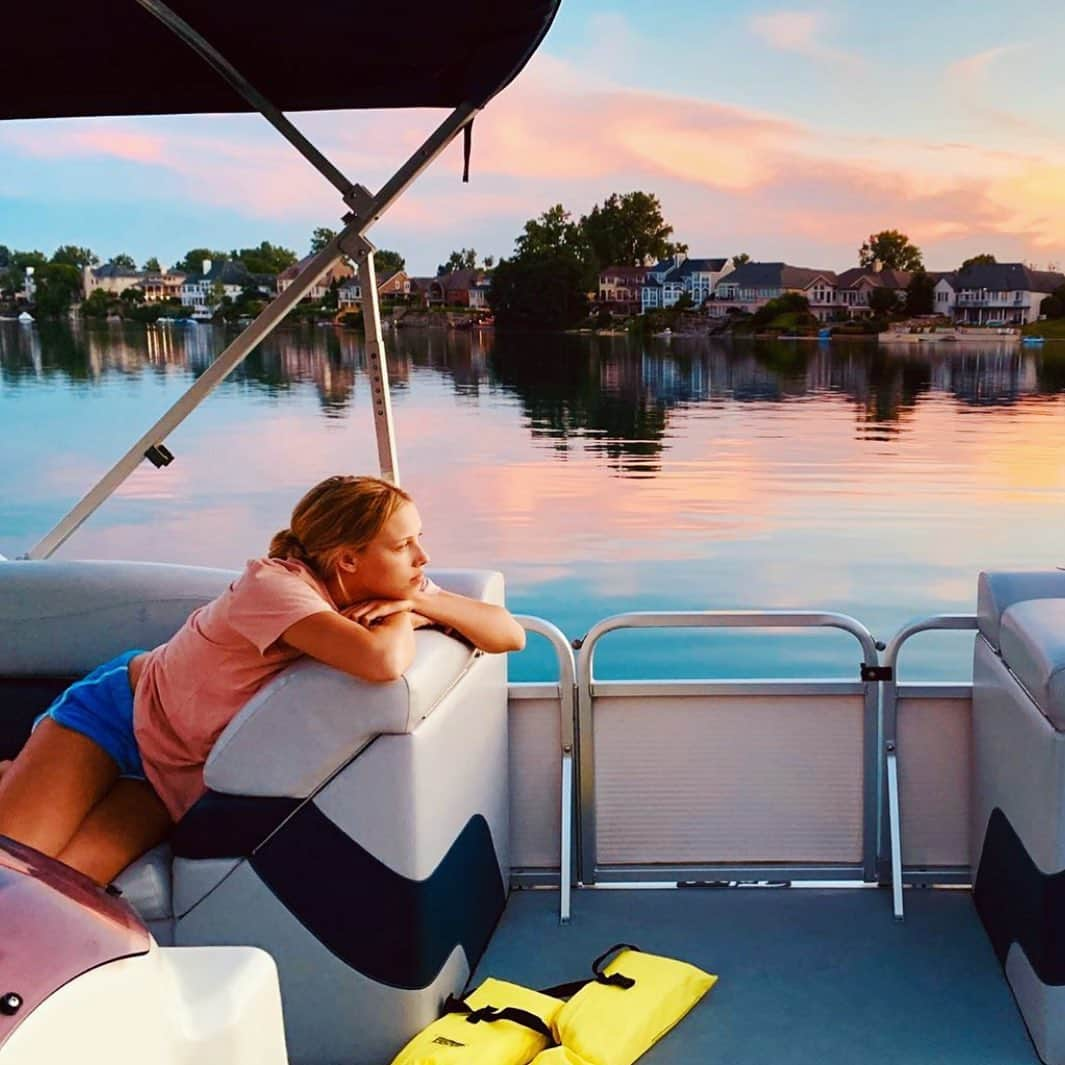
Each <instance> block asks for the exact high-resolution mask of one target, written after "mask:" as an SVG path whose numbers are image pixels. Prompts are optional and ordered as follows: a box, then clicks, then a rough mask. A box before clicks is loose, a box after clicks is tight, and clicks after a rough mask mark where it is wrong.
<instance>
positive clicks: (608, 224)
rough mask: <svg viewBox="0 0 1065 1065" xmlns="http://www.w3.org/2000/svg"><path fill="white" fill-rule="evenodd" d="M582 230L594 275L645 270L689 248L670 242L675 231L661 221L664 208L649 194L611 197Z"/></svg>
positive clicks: (584, 222) (592, 213)
mask: <svg viewBox="0 0 1065 1065" xmlns="http://www.w3.org/2000/svg"><path fill="white" fill-rule="evenodd" d="M580 226H581V229H582V230H583V231H584V237H585V239H586V240H587V242H588V247H589V248H590V249H591V253H592V257H593V268H594V271H595V273H597V274H598V273H599V271H600V270H602V269H604V268H606V267H608V266H643V264H644V263H645V262H647V261H648V260H655V261H657V260H659V259H665V258H667V257H668V256H671V255H673V254H675V253H677V252H686V251H687V250H688V246H687V244H679V243H676V242H674V241H671V240H670V239H669V238H670V236H672V234H673V227H672V226H671V225H669V224H668V223H667V222H666V220H665V219H664V218H663V217H662V205H661V203H659V201H658V197H657V196H655V195H654V194H653V193H650V192H626V193H623V194H622V195H620V196H619V195H618V194H617V193H616V192H614V193H611V194H610V195H609V196H608V197H607V198H606V199H605V200H604V201H603V206H602V207H600V206H599V204H596V205H595V206H594V207H593V208H592V209H591V211H590V212H589V213H588V214H587V215H585V216H584V217H583V218H581V221H580Z"/></svg>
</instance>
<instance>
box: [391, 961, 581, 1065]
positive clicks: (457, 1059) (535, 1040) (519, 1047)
mask: <svg viewBox="0 0 1065 1065" xmlns="http://www.w3.org/2000/svg"><path fill="white" fill-rule="evenodd" d="M562 1005H563V1003H562V1002H561V1001H560V1000H559V999H557V998H551V997H550V996H548V995H545V994H542V993H541V992H539V991H530V990H529V988H527V987H519V986H518V985H517V984H509V983H507V982H506V981H505V980H493V979H491V978H489V979H487V980H485V981H484V983H482V984H481V986H480V987H478V988H477V990H476V991H474V992H473V993H472V994H471V995H468V996H467V997H466V998H465V999H461V1000H460V999H455V998H451V997H450V996H449V997H448V1000H447V1002H446V1003H445V1004H444V1010H445V1013H444V1016H443V1017H441V1018H440V1019H439V1020H437V1021H433V1023H432V1024H430V1025H429V1027H428V1028H425V1029H423V1030H422V1031H420V1032H419V1033H418V1034H417V1035H416V1036H415V1037H414V1038H413V1039H412V1040H411V1041H410V1042H409V1043H408V1044H407V1045H406V1046H405V1047H404V1048H403V1049H402V1050H401V1051H400V1052H399V1054H398V1056H397V1057H396V1058H395V1059H394V1060H393V1062H392V1065H527V1063H528V1062H530V1061H532V1059H533V1058H534V1057H535V1056H536V1055H537V1054H538V1053H539V1052H540V1051H541V1050H543V1049H545V1048H546V1047H549V1046H550V1045H551V1044H552V1043H553V1042H554V1037H553V1035H552V1030H551V1027H550V1026H551V1022H552V1020H553V1019H554V1016H555V1014H556V1013H558V1011H559V1009H560V1008H561V1007H562Z"/></svg>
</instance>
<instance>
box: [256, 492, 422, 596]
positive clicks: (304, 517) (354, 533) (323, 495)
mask: <svg viewBox="0 0 1065 1065" xmlns="http://www.w3.org/2000/svg"><path fill="white" fill-rule="evenodd" d="M410 502H412V500H411V497H410V496H409V495H408V494H407V493H406V492H404V491H403V489H402V488H398V487H396V485H394V484H391V483H390V482H388V481H383V480H381V479H380V478H379V477H350V476H337V477H327V478H326V479H325V480H324V481H321V482H320V483H318V484H316V485H315V486H314V487H313V488H312V489H311V490H310V491H309V492H308V493H307V494H306V495H305V496H304V497H303V498H302V499H301V500H300V501H299V502H298V503H297V504H296V506H295V508H294V509H293V511H292V517H291V519H290V521H289V527H288V528H287V529H281V530H280V531H279V532H277V533H275V534H274V537H273V539H272V540H271V541H270V551H269V555H270V558H292V559H296V560H298V561H300V562H304V563H306V564H307V565H308V566H310V567H311V569H313V570H315V571H316V572H317V573H318V574H319V576H322V577H325V576H328V573H329V570H330V569H331V568H332V564H333V559H334V556H335V555H336V553H337V551H338V550H339V549H340V548H342V547H347V548H354V549H355V550H359V549H360V548H363V547H365V546H366V545H367V544H369V543H370V541H371V540H373V539H374V537H375V536H377V534H378V533H379V532H380V531H381V529H382V527H383V526H384V524H385V522H386V521H388V519H389V518H390V517H392V515H393V514H394V513H395V512H396V511H397V510H398V509H399V507H400V506H402V505H403V504H404V503H410Z"/></svg>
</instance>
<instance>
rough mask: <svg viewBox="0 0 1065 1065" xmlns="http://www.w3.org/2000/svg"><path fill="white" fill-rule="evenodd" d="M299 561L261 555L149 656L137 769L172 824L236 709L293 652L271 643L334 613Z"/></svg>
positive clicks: (138, 704)
mask: <svg viewBox="0 0 1065 1065" xmlns="http://www.w3.org/2000/svg"><path fill="white" fill-rule="evenodd" d="M336 609H337V607H336V604H335V603H334V602H333V600H332V599H331V598H330V596H329V592H328V591H327V589H326V587H325V585H324V584H323V583H322V582H321V581H320V580H319V579H318V578H317V577H316V576H315V575H314V573H313V572H312V571H311V570H310V569H309V568H308V567H307V566H305V565H304V564H303V563H302V562H296V561H295V560H292V559H277V558H260V559H253V560H252V561H250V562H249V563H248V564H247V566H246V567H245V569H244V572H243V573H242V574H241V575H240V577H239V578H237V580H235V581H234V582H233V583H232V584H231V585H230V586H229V588H228V589H227V590H226V591H225V592H223V593H222V594H221V595H220V596H219V597H218V598H217V599H214V600H212V601H211V602H210V603H207V604H206V605H205V606H202V607H200V608H199V609H198V610H196V611H194V612H193V613H192V614H191V615H190V616H189V618H188V620H187V621H186V622H185V624H184V625H182V627H181V628H180V629H179V630H178V631H177V632H176V633H175V634H174V635H173V636H172V637H171V638H170V639H169V640H168V641H167V642H166V643H164V644H162V645H161V646H160V647H156V648H155V650H154V651H152V652H150V654H149V656H148V659H147V662H146V664H145V667H144V672H143V673H142V674H141V677H140V680H139V681H138V683H137V691H136V693H135V695H134V700H133V731H134V734H135V735H136V737H137V746H138V747H139V748H140V753H141V760H142V761H143V763H144V772H145V775H146V776H147V778H148V780H149V781H150V782H151V785H152V787H153V788H155V790H156V792H157V793H158V795H159V798H160V799H162V800H163V803H164V804H165V805H166V808H167V810H168V811H169V812H170V816H171V817H172V818H173V819H174V820H175V821H177V820H178V819H179V818H180V817H181V816H182V814H184V813H185V811H186V810H188V809H189V807H190V806H192V805H193V803H195V802H196V800H197V799H198V798H199V797H200V796H201V795H202V794H203V793H204V791H205V786H204V782H203V766H204V763H205V762H206V761H207V755H208V754H210V751H211V748H212V747H213V746H214V742H215V740H216V739H218V736H219V734H220V733H221V732H222V730H223V729H224V728H225V727H226V725H228V724H229V722H230V720H231V719H232V717H233V716H234V715H235V714H236V712H237V711H238V710H239V709H240V708H241V707H242V706H243V705H244V704H245V703H246V702H247V701H248V700H249V699H250V698H251V697H252V696H253V695H254V694H255V693H256V692H257V691H258V690H259V689H260V688H261V687H262V686H263V685H264V684H266V682H267V681H269V680H270V679H271V678H272V677H274V676H275V675H276V674H277V673H280V672H281V670H283V669H284V668H285V667H286V666H287V665H288V664H289V663H290V662H292V661H294V660H295V659H297V658H299V657H300V655H301V652H299V651H296V650H294V649H293V648H290V647H286V646H284V645H283V644H279V643H278V639H279V638H280V636H281V634H282V633H283V632H284V631H285V630H286V629H287V628H289V626H291V625H295V624H296V622H297V621H302V620H303V618H306V617H309V616H310V615H311V614H319V613H322V612H324V611H326V610H336Z"/></svg>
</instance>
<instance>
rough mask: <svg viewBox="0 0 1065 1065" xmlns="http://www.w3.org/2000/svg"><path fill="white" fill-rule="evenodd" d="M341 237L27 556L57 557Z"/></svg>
mask: <svg viewBox="0 0 1065 1065" xmlns="http://www.w3.org/2000/svg"><path fill="white" fill-rule="evenodd" d="M339 240H340V238H339V237H334V238H333V239H332V240H331V241H330V242H329V243H328V244H327V245H326V246H325V247H324V248H323V249H322V250H321V251H320V252H318V254H317V255H316V256H315V257H314V258H313V259H312V260H311V261H310V262H309V263H308V264H307V266H306V267H304V269H303V270H302V271H301V272H300V273H299V275H298V276H297V277H296V278H295V279H294V280H293V282H292V284H291V285H289V286H288V288H286V289H285V291H284V292H282V293H281V295H280V296H278V297H277V298H276V299H275V300H273V302H271V303H270V304H269V305H268V306H267V307H266V308H264V310H263V311H262V313H261V314H260V315H259V317H258V318H256V319H255V321H254V322H252V323H251V325H249V326H248V328H247V329H245V330H244V332H243V333H241V334H240V336H238V337H237V338H236V340H234V341H233V343H232V344H230V345H229V347H227V348H226V349H225V350H224V351H223V352H222V353H221V354H220V355H219V356H218V358H216V359H215V360H214V362H212V363H211V365H210V366H209V367H208V368H207V370H206V371H205V372H204V373H203V374H202V375H201V377H200V378H199V379H198V380H197V381H196V383H195V384H193V385H192V387H191V388H190V389H189V390H188V391H187V392H185V393H184V395H182V396H181V398H180V399H178V401H177V402H176V403H174V405H173V406H172V407H171V408H170V409H169V410H168V411H167V412H166V413H165V414H164V415H163V416H162V417H161V418H160V419H159V420H158V421H157V422H156V423H155V424H154V425H153V426H152V427H151V428H150V429H149V430H148V431H147V432H146V433H145V434H144V435H143V436H142V437H141V438H140V439H139V440H138V441H137V442H136V443H135V444H134V445H133V446H132V447H131V448H130V449H129V451H127V452H126V453H125V455H123V456H122V458H120V459H119V460H118V462H116V463H115V464H114V466H112V467H111V469H110V470H108V472H107V473H106V474H104V476H103V477H102V478H101V479H100V481H99V482H98V483H97V484H95V485H94V486H93V487H92V488H91V489H90V490H89V491H88V492H87V493H86V495H84V496H83V497H82V498H81V500H79V502H78V503H77V504H76V505H75V507H74V508H73V509H72V510H71V511H70V512H69V513H68V514H67V515H66V517H64V518H63V519H62V520H61V521H60V522H59V524H58V525H56V526H55V528H54V529H52V530H51V532H49V533H48V534H47V535H46V536H44V537H43V538H42V539H41V540H39V541H38V542H37V543H36V544H34V546H33V547H32V548H30V550H29V551H28V552H27V553H26V558H30V559H42V558H48V557H49V556H50V555H52V554H53V553H54V552H55V551H56V549H57V548H58V547H60V546H61V545H62V544H63V542H64V541H65V540H66V539H67V538H68V537H70V536H71V535H72V534H73V533H74V532H75V531H76V530H77V529H78V528H79V527H80V526H81V524H82V523H83V522H84V521H85V520H86V519H87V518H88V517H89V516H90V515H91V514H92V513H93V512H94V511H95V510H96V509H97V508H98V507H99V506H100V505H101V504H102V503H103V502H104V501H105V500H107V498H108V497H109V496H110V495H111V494H112V493H113V492H114V491H115V490H116V489H117V488H118V487H119V486H120V485H121V484H122V482H123V481H124V480H125V479H126V478H127V477H128V476H129V475H130V474H131V473H132V472H133V471H134V470H135V469H136V468H137V467H138V466H139V465H140V464H141V463H142V462H143V461H144V457H145V453H146V452H147V451H148V450H149V449H150V448H152V447H154V446H156V445H158V444H160V443H162V441H163V440H165V439H166V437H167V436H169V435H170V433H172V432H173V431H174V430H175V429H176V428H177V427H178V426H179V425H180V424H181V423H182V422H183V421H184V420H185V419H186V418H187V417H188V416H189V415H190V414H191V413H192V412H193V411H194V410H195V409H196V408H197V407H198V406H199V405H200V404H201V403H202V402H203V401H204V399H206V398H207V396H208V394H209V393H211V392H212V391H214V389H215V388H216V387H217V386H218V385H219V384H221V382H222V381H223V380H225V378H226V377H227V376H228V375H229V374H230V373H231V372H232V371H233V370H234V369H235V368H236V367H237V366H238V365H239V364H240V363H241V362H242V361H243V360H244V359H245V357H246V356H247V355H248V353H249V352H250V351H251V350H252V349H253V348H254V347H255V346H256V345H257V344H259V343H261V342H262V340H263V339H264V338H265V337H266V336H268V335H269V334H270V333H271V332H272V331H273V329H274V327H275V326H276V325H277V324H278V323H279V322H280V321H281V319H282V318H284V317H285V315H286V314H288V312H289V311H290V310H291V309H292V307H294V306H295V305H296V304H297V303H298V302H299V301H300V300H301V299H302V298H303V297H304V296H305V295H306V294H307V293H308V292H310V290H311V289H312V288H313V287H314V283H315V282H316V281H317V280H318V278H319V277H321V276H322V274H324V273H325V271H326V270H328V269H329V268H330V267H331V266H332V265H333V264H334V263H336V262H338V261H339V260H340V259H341V258H342V252H341V250H340V244H339Z"/></svg>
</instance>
